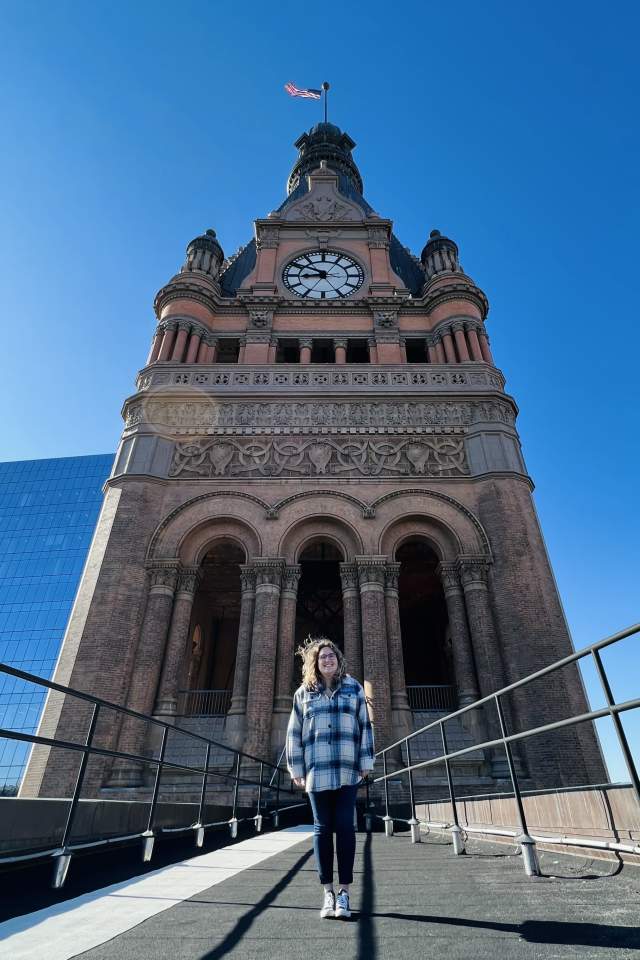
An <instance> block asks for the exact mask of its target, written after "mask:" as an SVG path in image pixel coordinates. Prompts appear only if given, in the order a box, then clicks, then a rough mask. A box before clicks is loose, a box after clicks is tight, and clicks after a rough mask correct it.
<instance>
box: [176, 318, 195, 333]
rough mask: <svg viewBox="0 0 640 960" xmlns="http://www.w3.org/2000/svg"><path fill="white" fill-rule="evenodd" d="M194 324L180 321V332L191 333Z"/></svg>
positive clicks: (188, 321)
mask: <svg viewBox="0 0 640 960" xmlns="http://www.w3.org/2000/svg"><path fill="white" fill-rule="evenodd" d="M192 326H193V324H192V323H191V321H190V320H178V330H185V331H186V332H187V333H189V332H190V331H191V327H192Z"/></svg>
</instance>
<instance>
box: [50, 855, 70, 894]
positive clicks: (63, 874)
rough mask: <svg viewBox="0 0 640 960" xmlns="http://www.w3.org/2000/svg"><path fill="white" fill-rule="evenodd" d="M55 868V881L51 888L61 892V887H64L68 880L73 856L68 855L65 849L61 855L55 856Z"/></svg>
mask: <svg viewBox="0 0 640 960" xmlns="http://www.w3.org/2000/svg"><path fill="white" fill-rule="evenodd" d="M53 859H54V867H53V880H52V882H51V886H52V887H53V889H54V890H59V889H60V887H63V886H64V882H65V880H66V879H67V870H68V869H69V864H70V863H71V854H70V853H67V852H66V850H65V848H64V847H63V849H62V850H60V852H59V853H55V854H54V855H53Z"/></svg>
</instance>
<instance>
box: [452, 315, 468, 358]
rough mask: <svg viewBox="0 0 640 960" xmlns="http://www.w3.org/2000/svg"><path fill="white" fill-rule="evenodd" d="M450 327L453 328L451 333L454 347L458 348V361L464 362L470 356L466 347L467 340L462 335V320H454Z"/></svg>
mask: <svg viewBox="0 0 640 960" xmlns="http://www.w3.org/2000/svg"><path fill="white" fill-rule="evenodd" d="M451 329H452V330H453V335H454V337H455V339H456V347H457V348H458V356H459V357H460V362H461V363H466V362H467V361H468V360H470V359H471V357H470V356H469V348H468V347H467V341H466V340H465V336H464V323H463V322H462V320H456V322H455V323H454V324H453V326H452V327H451Z"/></svg>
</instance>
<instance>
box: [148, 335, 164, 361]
mask: <svg viewBox="0 0 640 960" xmlns="http://www.w3.org/2000/svg"><path fill="white" fill-rule="evenodd" d="M161 346H162V330H156V332H155V334H154V336H153V340H152V341H151V350H150V351H149V356H148V357H147V363H146V366H149V364H150V363H155V361H156V360H157V359H158V355H159V354H160V347H161Z"/></svg>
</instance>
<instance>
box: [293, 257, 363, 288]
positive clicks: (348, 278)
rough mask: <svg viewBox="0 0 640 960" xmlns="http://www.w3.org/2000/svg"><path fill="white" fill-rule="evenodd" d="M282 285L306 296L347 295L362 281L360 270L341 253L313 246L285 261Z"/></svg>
mask: <svg viewBox="0 0 640 960" xmlns="http://www.w3.org/2000/svg"><path fill="white" fill-rule="evenodd" d="M282 279H283V281H284V284H285V286H286V287H288V288H289V290H291V292H292V293H295V294H296V296H298V297H304V298H305V299H307V300H337V299H338V298H339V297H349V296H351V294H352V293H355V291H356V290H358V289H359V288H360V287H361V286H362V284H363V283H364V270H363V269H362V267H361V266H360V265H359V264H357V263H356V261H355V260H352V259H351V257H347V256H345V254H344V253H336V252H335V250H316V251H314V252H313V253H303V254H301V255H300V256H299V257H296V258H295V260H292V261H291V263H288V264H287V266H286V267H285V268H284V271H283V273H282Z"/></svg>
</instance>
